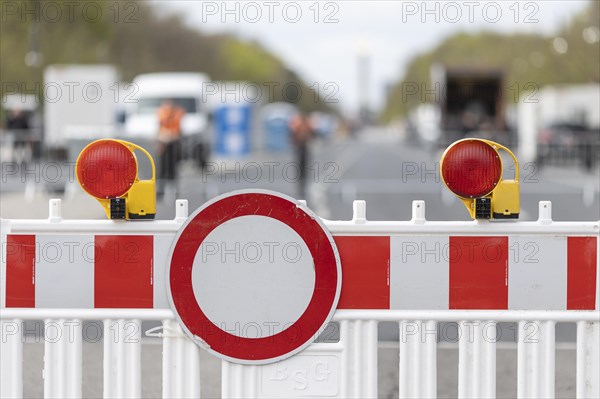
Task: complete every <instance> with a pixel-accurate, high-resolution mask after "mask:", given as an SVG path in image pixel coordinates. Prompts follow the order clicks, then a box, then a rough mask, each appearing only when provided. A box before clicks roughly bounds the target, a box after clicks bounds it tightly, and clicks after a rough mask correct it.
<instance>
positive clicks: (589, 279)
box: [567, 237, 598, 310]
mask: <svg viewBox="0 0 600 399" xmlns="http://www.w3.org/2000/svg"><path fill="white" fill-rule="evenodd" d="M597 264H598V252H597V243H596V237H568V238H567V309H568V310H594V309H595V308H596V267H597Z"/></svg>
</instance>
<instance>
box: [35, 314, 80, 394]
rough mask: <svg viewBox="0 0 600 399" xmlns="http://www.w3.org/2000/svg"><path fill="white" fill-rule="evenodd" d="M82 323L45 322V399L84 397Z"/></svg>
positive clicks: (73, 321)
mask: <svg viewBox="0 0 600 399" xmlns="http://www.w3.org/2000/svg"><path fill="white" fill-rule="evenodd" d="M81 324H82V322H81V320H65V319H59V320H45V322H44V372H43V377H44V397H46V398H80V397H81V368H82V358H81V349H82V348H81V345H82V332H81V331H82V325H81Z"/></svg>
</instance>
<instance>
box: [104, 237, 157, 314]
mask: <svg viewBox="0 0 600 399" xmlns="http://www.w3.org/2000/svg"><path fill="white" fill-rule="evenodd" d="M94 243H95V245H94V307H96V308H152V307H153V287H152V286H153V278H154V276H153V265H152V259H153V257H154V248H153V245H154V244H153V243H154V238H153V236H109V235H97V236H95V237H94Z"/></svg>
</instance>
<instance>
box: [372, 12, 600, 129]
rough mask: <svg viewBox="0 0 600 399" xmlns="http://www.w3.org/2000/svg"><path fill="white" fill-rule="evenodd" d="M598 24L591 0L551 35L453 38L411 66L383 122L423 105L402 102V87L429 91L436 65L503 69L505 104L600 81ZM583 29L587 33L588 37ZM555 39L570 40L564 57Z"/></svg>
mask: <svg viewBox="0 0 600 399" xmlns="http://www.w3.org/2000/svg"><path fill="white" fill-rule="evenodd" d="M599 20H600V2H598V1H594V0H592V1H591V2H590V3H589V5H588V6H587V7H586V9H585V10H584V11H583V12H581V13H579V14H577V15H575V16H574V17H573V18H572V19H571V21H570V22H569V23H568V24H567V25H566V26H564V27H562V28H560V29H559V30H558V31H557V32H556V34H555V35H553V36H542V35H537V34H524V33H516V34H512V35H503V34H499V33H492V32H480V33H459V34H456V35H453V36H451V37H449V38H447V39H446V40H444V41H443V42H442V43H441V44H440V45H439V46H437V47H436V48H434V49H433V50H431V51H428V52H426V53H423V54H420V55H418V56H416V57H415V58H414V59H413V60H412V61H411V62H410V63H409V64H408V66H407V69H406V72H405V74H404V76H403V78H402V79H401V80H400V81H399V82H397V83H396V84H394V85H393V87H392V89H391V90H390V92H389V95H388V98H387V102H386V106H385V108H384V110H383V112H382V114H381V119H382V120H383V121H389V120H391V119H393V118H395V117H401V116H405V115H406V113H407V112H408V110H410V109H411V108H413V107H415V106H417V105H418V104H419V101H420V99H417V97H419V96H411V98H414V100H413V101H412V102H411V101H403V93H402V87H403V83H408V82H410V83H413V82H414V83H417V84H418V85H421V84H424V85H425V87H426V88H427V89H432V88H433V87H432V85H431V76H430V71H431V66H432V65H433V64H434V63H439V64H442V65H444V66H447V67H461V66H462V67H464V66H468V67H474V68H494V69H501V70H503V71H504V73H505V77H504V79H505V80H504V83H505V84H504V97H505V98H506V101H507V102H510V101H513V102H516V101H518V99H519V98H518V97H519V96H520V95H523V94H524V93H525V92H526V91H527V90H531V89H533V88H540V87H542V86H544V85H546V84H558V83H586V82H598V81H600V43H599V42H598V40H596V41H595V42H594V40H593V39H594V35H597V32H598V21H599ZM585 29H588V31H587V36H586V35H585V34H584V31H585ZM586 37H587V40H586ZM556 38H562V39H564V40H565V41H566V43H567V45H568V49H567V50H566V53H559V52H558V51H557V50H556V48H555V46H554V41H555V39H556ZM559 40H560V39H559Z"/></svg>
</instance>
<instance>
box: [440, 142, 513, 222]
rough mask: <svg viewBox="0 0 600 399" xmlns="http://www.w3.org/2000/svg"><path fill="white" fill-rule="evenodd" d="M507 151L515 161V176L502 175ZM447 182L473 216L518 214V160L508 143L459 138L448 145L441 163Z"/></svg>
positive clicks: (503, 217)
mask: <svg viewBox="0 0 600 399" xmlns="http://www.w3.org/2000/svg"><path fill="white" fill-rule="evenodd" d="M499 150H503V151H506V152H507V153H508V154H510V156H511V157H512V158H513V161H514V163H515V171H516V173H515V179H514V180H503V179H502V158H501V157H500V154H499V152H498V151H499ZM440 169H441V174H442V180H443V181H444V184H445V185H446V186H447V187H448V189H450V191H452V192H453V193H454V194H456V195H457V196H458V197H459V198H460V199H461V201H462V202H463V203H464V204H465V206H466V207H467V209H468V210H469V213H470V214H471V217H472V218H473V219H516V218H518V217H519V211H520V203H519V163H518V161H517V158H516V157H515V155H514V154H513V153H512V152H511V151H510V150H509V149H508V148H506V147H504V146H502V145H500V144H498V143H495V142H493V141H489V140H483V139H464V140H459V141H457V142H455V143H453V144H452V145H450V147H448V148H447V149H446V151H445V152H444V154H443V155H442V160H441V163H440Z"/></svg>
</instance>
